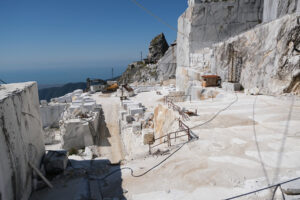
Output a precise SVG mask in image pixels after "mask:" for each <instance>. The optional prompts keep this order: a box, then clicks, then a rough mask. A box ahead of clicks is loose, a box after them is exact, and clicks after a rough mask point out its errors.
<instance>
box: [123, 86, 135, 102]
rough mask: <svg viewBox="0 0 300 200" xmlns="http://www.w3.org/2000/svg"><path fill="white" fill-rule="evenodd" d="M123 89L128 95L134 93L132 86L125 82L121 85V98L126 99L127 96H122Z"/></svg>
mask: <svg viewBox="0 0 300 200" xmlns="http://www.w3.org/2000/svg"><path fill="white" fill-rule="evenodd" d="M124 89H125V90H126V91H127V93H128V96H132V95H134V90H133V89H132V87H130V86H129V85H128V84H127V83H125V84H123V85H121V91H122V95H121V97H120V99H121V100H125V99H127V96H124Z"/></svg>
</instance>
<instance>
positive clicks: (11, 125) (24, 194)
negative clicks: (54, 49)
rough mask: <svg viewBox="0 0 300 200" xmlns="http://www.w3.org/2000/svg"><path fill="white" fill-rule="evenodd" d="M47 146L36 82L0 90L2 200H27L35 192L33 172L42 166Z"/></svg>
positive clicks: (0, 188) (0, 184)
mask: <svg viewBox="0 0 300 200" xmlns="http://www.w3.org/2000/svg"><path fill="white" fill-rule="evenodd" d="M44 151H45V147H44V141H43V134H42V123H41V120H40V108H39V98H38V89H37V84H36V83H35V82H27V83H18V84H7V85H3V86H2V88H1V89H0V159H1V162H0V177H1V178H0V197H1V198H0V199H3V200H4V199H5V200H12V199H14V200H15V199H18V200H19V199H20V200H23V199H24V200H25V199H28V198H29V195H30V193H31V190H32V185H33V181H32V169H31V168H30V167H29V165H28V162H31V163H32V164H33V165H35V166H36V167H37V168H39V166H40V162H41V159H42V156H43V155H44Z"/></svg>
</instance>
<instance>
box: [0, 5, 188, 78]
mask: <svg viewBox="0 0 300 200" xmlns="http://www.w3.org/2000/svg"><path fill="white" fill-rule="evenodd" d="M137 1H138V2H139V3H141V4H142V5H144V6H145V7H146V8H148V9H149V10H151V11H152V12H153V13H155V14H156V15H158V16H159V17H161V18H162V19H164V20H165V21H166V22H168V23H169V24H171V25H172V26H174V27H177V19H178V17H179V16H180V15H181V14H182V13H183V12H184V10H185V9H186V7H187V0H137ZM161 32H164V33H165V35H166V38H167V40H168V42H169V43H171V42H173V41H174V40H175V39H176V32H175V31H173V30H171V29H169V28H168V27H167V26H165V25H164V24H161V23H160V22H158V21H157V20H156V19H155V18H153V17H152V16H150V15H148V14H147V13H146V12H145V11H144V10H142V9H141V8H139V7H138V6H137V5H135V4H134V3H133V2H132V1H131V0H114V1H113V0H0V44H1V45H0V78H2V79H5V80H6V81H7V82H18V81H29V80H37V81H39V82H40V83H61V82H76V81H84V80H85V78H86V76H89V77H95V78H96V76H97V77H100V76H102V77H100V78H106V77H104V76H108V74H110V71H111V67H115V68H116V70H115V71H116V73H118V72H119V73H121V71H122V70H124V69H125V68H126V66H127V64H129V62H131V61H135V60H138V59H139V58H140V52H141V51H143V53H144V55H146V53H148V45H149V42H150V40H151V39H152V38H153V37H154V36H155V35H157V34H159V33H161ZM88 71H91V72H90V74H89V73H88ZM101 71H102V72H101ZM80 72H84V73H82V74H81V73H80ZM55 74H56V75H57V76H60V77H57V78H56V77H55Z"/></svg>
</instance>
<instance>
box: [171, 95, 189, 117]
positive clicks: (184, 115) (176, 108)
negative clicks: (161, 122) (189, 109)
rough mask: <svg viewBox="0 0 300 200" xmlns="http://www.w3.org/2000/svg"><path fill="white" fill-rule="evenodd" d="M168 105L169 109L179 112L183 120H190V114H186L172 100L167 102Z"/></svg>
mask: <svg viewBox="0 0 300 200" xmlns="http://www.w3.org/2000/svg"><path fill="white" fill-rule="evenodd" d="M167 105H168V108H171V109H173V110H174V111H177V112H178V113H179V114H180V115H181V117H182V119H183V120H186V121H187V120H189V116H188V114H186V113H185V112H184V111H183V110H182V109H181V108H180V107H179V106H177V105H175V104H174V103H173V101H172V100H167Z"/></svg>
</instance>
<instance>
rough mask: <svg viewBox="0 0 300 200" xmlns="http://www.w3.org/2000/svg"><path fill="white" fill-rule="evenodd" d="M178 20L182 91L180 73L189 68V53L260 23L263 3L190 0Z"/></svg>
mask: <svg viewBox="0 0 300 200" xmlns="http://www.w3.org/2000/svg"><path fill="white" fill-rule="evenodd" d="M188 3H189V7H188V8H187V10H186V11H185V12H184V13H183V14H182V15H181V16H180V17H179V19H178V34H177V67H178V68H177V72H176V78H177V80H178V81H177V84H176V86H177V88H178V89H179V90H184V84H183V83H184V82H186V81H187V80H184V79H182V76H180V74H182V73H184V70H183V68H185V67H189V66H190V54H193V53H195V52H196V51H198V50H200V49H202V48H205V47H210V46H211V45H212V44H214V43H217V42H220V41H223V40H225V39H227V38H229V37H231V36H234V35H237V34H239V33H241V32H243V31H246V30H249V29H251V28H253V27H254V26H256V25H257V24H259V23H261V22H262V18H263V0H237V1H236V0H227V1H211V0H190V1H188Z"/></svg>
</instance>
